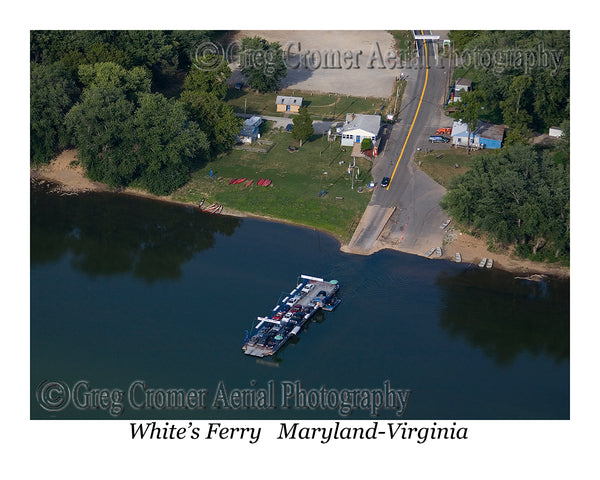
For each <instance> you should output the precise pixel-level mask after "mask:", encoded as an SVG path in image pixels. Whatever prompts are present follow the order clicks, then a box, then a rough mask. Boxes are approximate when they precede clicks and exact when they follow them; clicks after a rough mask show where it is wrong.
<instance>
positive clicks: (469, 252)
mask: <svg viewBox="0 0 600 480" xmlns="http://www.w3.org/2000/svg"><path fill="white" fill-rule="evenodd" d="M75 155H76V151H75V150H65V151H64V152H62V153H61V154H60V155H59V156H58V157H56V158H55V159H54V160H53V161H52V162H50V164H48V165H43V166H41V167H39V168H30V178H31V179H39V180H45V181H49V182H52V183H56V184H58V185H59V186H60V190H61V191H63V192H66V193H71V194H72V193H80V192H113V193H121V194H126V195H134V196H139V197H145V198H149V199H153V200H158V201H163V202H168V203H174V204H178V205H182V206H193V207H197V205H195V204H193V203H190V202H181V201H178V200H174V199H173V198H171V196H170V195H167V196H163V197H161V196H158V195H153V194H150V193H147V192H144V191H141V190H135V189H131V188H125V189H121V190H118V191H114V190H111V189H110V188H108V186H107V185H105V184H103V183H100V182H93V181H91V180H89V179H88V178H86V177H85V176H84V174H83V168H82V167H81V166H80V165H75V164H74V163H73V162H74V161H76V157H75ZM221 214H223V215H229V216H232V217H241V218H258V219H261V220H266V221H270V222H277V223H283V224H287V225H295V226H300V227H304V228H311V229H313V230H318V231H320V232H323V233H326V234H328V235H332V236H333V237H334V238H335V239H336V240H337V241H338V242H339V243H340V250H341V251H343V252H345V253H349V254H354V255H371V254H373V253H376V252H378V251H380V250H384V249H390V250H395V251H398V252H402V253H407V254H410V255H418V256H421V257H424V258H427V257H425V254H424V252H422V253H421V252H414V251H408V250H407V249H402V248H400V246H399V245H395V244H393V243H386V242H382V241H380V240H378V241H377V242H376V243H375V246H374V247H373V249H371V251H369V252H362V251H354V250H353V249H351V248H348V245H347V244H344V243H343V242H342V241H341V239H340V238H338V237H337V235H334V234H332V233H331V232H327V231H324V230H321V229H319V228H316V227H313V226H310V225H303V224H299V223H296V222H292V221H289V220H286V219H282V218H274V217H269V216H266V215H257V214H253V213H251V212H240V211H237V210H233V209H230V208H227V207H223V211H222V213H221ZM451 232H452V229H451V230H450V231H449V233H451ZM446 237H447V238H448V237H450V240H449V241H448V242H444V245H443V255H442V256H441V257H439V258H431V257H430V260H448V261H454V254H455V253H456V252H459V253H460V254H461V256H462V263H471V264H474V265H477V264H478V263H479V260H481V258H483V257H487V258H490V257H491V258H493V259H494V268H495V269H498V270H504V271H507V272H510V273H513V274H527V275H549V276H553V277H558V278H562V279H570V276H571V271H570V270H571V269H570V267H565V266H562V265H553V264H550V263H542V262H534V261H532V260H527V259H522V258H518V257H514V256H512V255H510V254H509V253H506V252H490V251H489V250H488V249H487V245H486V243H485V240H483V239H481V238H475V237H473V236H472V235H469V234H467V233H464V232H456V234H453V235H448V234H447V235H446Z"/></svg>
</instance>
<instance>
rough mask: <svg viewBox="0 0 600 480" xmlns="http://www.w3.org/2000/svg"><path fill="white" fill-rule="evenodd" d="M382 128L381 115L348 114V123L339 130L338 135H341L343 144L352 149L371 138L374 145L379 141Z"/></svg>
mask: <svg viewBox="0 0 600 480" xmlns="http://www.w3.org/2000/svg"><path fill="white" fill-rule="evenodd" d="M380 128H381V116H380V115H363V114H360V113H359V114H354V113H348V114H346V122H345V123H344V125H342V127H340V128H338V130H337V132H336V135H340V136H341V137H342V138H341V144H342V145H344V146H347V147H352V146H353V145H354V144H355V143H360V142H362V140H363V139H364V138H370V139H371V140H372V141H373V143H375V142H376V141H377V138H378V135H379V129H380Z"/></svg>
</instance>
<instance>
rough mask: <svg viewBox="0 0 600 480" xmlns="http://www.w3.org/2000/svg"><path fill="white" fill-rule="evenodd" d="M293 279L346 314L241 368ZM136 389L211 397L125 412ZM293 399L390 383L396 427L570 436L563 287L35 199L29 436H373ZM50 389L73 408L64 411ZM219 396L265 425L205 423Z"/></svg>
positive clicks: (130, 208) (42, 191)
mask: <svg viewBox="0 0 600 480" xmlns="http://www.w3.org/2000/svg"><path fill="white" fill-rule="evenodd" d="M301 273H305V274H309V275H316V276H322V277H324V278H327V279H337V280H339V282H340V284H341V290H340V297H341V298H342V303H341V305H340V306H339V307H338V308H337V310H335V311H334V312H331V313H323V314H318V315H317V316H316V317H314V319H313V320H312V321H311V323H310V324H308V325H307V326H305V328H304V329H303V330H302V332H301V333H300V335H299V336H298V337H297V339H296V341H295V342H293V343H292V342H291V343H288V344H287V345H286V346H285V347H284V348H283V349H282V350H281V351H280V352H279V353H278V354H277V356H276V357H275V358H274V359H273V360H271V361H269V362H266V361H257V359H255V358H253V357H248V356H245V355H244V354H243V352H242V350H241V346H242V342H243V340H244V336H245V330H247V329H249V328H250V327H251V323H252V320H253V319H254V318H255V317H256V316H257V315H264V314H267V313H268V312H269V311H270V309H271V308H272V307H273V305H274V304H275V302H276V301H277V298H278V296H279V295H280V293H282V292H284V291H289V290H291V289H292V288H293V286H294V282H295V280H296V277H297V276H298V275H299V274H301ZM78 381H85V383H80V384H79V385H80V386H81V387H80V388H79V389H76V388H75V386H76V385H77V382H78ZM136 381H140V382H145V385H146V390H148V389H155V390H158V391H161V390H162V391H166V390H168V389H182V390H185V391H188V390H190V389H192V390H200V389H205V390H206V394H205V408H203V409H202V408H198V409H187V410H182V409H176V408H173V407H170V406H169V407H163V408H160V405H158V407H156V408H150V407H149V406H148V404H146V405H145V406H142V402H141V401H140V397H139V395H138V396H137V397H135V398H134V405H133V406H132V404H131V403H130V402H128V397H127V392H128V391H130V390H131V389H132V385H134V384H135V385H141V383H137V384H136V383H135V382H136ZM293 381H300V382H301V385H302V387H303V388H305V389H307V390H309V389H314V390H318V389H320V388H321V387H322V386H324V387H325V388H326V389H327V390H328V391H331V390H335V391H336V392H338V393H339V392H342V391H343V390H352V389H359V390H372V391H383V389H384V382H386V381H389V384H390V385H391V387H392V388H395V389H406V390H410V391H411V395H410V397H409V399H408V402H407V404H406V410H405V415H404V417H403V418H405V419H450V418H452V419H566V418H569V283H568V282H565V281H559V280H555V279H548V280H547V281H546V282H543V283H535V282H526V281H523V280H517V279H515V278H514V276H513V275H511V274H508V273H505V272H501V271H498V270H492V271H487V270H485V271H483V270H480V269H478V268H477V267H473V266H469V265H465V264H460V265H457V264H454V263H451V262H444V261H431V260H426V259H423V258H419V257H414V256H410V255H405V254H401V253H398V252H391V251H383V252H379V253H377V254H375V255H372V256H369V257H361V256H353V255H348V254H344V253H342V252H340V251H339V245H338V243H337V242H336V241H335V240H334V239H332V238H331V237H329V236H327V235H325V234H323V233H319V232H316V231H313V230H311V229H304V228H297V227H292V226H287V225H281V224H275V223H269V222H265V221H260V220H253V219H243V220H242V219H237V218H229V217H223V216H210V215H206V214H202V213H201V212H199V211H198V210H195V209H191V208H185V207H179V206H174V205H169V204H165V203H161V202H156V201H151V200H146V199H141V198H135V197H128V196H124V195H111V194H102V193H93V194H92V193H90V194H81V195H78V196H64V195H63V196H61V195H60V194H57V193H52V192H49V191H47V188H44V187H39V186H36V187H32V191H31V379H30V383H31V417H32V418H36V419H44V418H57V419H74V418H93V419H96V418H97V419H111V418H121V419H132V418H156V419H169V418H191V419H221V418H222V419H228V418H232V419H233V418H247V419H263V418H264V419H282V418H289V419H312V418H330V419H343V418H350V419H369V418H372V417H370V415H369V411H368V410H366V409H360V408H356V409H355V410H354V411H353V412H352V414H351V415H350V416H349V417H343V416H340V414H339V410H338V409H336V408H333V407H326V408H325V407H324V408H312V409H311V408H300V407H299V406H297V405H296V406H294V405H293V403H290V404H289V405H290V408H287V409H285V408H282V407H281V403H282V401H281V390H282V388H283V386H284V385H287V383H286V382H293ZM53 382H58V383H59V384H60V385H62V386H63V388H67V389H68V391H69V392H71V394H70V397H69V400H70V402H69V403H68V404H66V406H64V408H62V407H61V406H62V405H63V404H61V396H60V391H59V390H56V389H53V388H50V387H52V385H53ZM219 382H222V385H223V386H225V388H226V389H227V391H228V393H231V390H232V389H247V390H251V391H254V392H256V391H257V389H264V390H267V389H268V385H269V384H271V385H273V389H274V392H275V394H274V397H275V404H276V405H275V408H259V406H262V407H264V406H265V405H264V404H262V405H259V404H258V403H257V401H256V400H249V401H248V402H249V405H250V406H251V408H241V407H239V408H238V407H232V408H223V405H220V407H221V408H216V407H217V405H214V404H213V400H214V397H215V394H216V393H217V387H218V385H219ZM269 382H270V383H269ZM75 390H77V392H78V399H77V400H76V401H75V400H73V396H74V395H75V394H74V393H73V392H74V391H75ZM102 390H105V392H104V393H102V392H101V391H102ZM57 391H58V392H59V393H57ZM94 391H95V393H94ZM119 392H123V395H124V397H123V398H122V399H120V398H119ZM140 392H141V389H138V390H137V393H138V394H139V393H140ZM44 395H49V396H50V397H49V398H50V403H51V404H52V406H50V407H49V406H48V405H49V404H48V403H46V404H45V405H46V409H44V408H42V407H41V406H40V402H41V401H46V400H40V398H42V399H44V398H45V397H43V396H44ZM94 395H96V397H94ZM103 395H104V396H105V397H103ZM113 395H114V397H113ZM136 395H137V394H136ZM157 395H159V394H157ZM340 395H341V393H340ZM64 397H65V395H63V397H62V398H64ZM94 398H95V403H94ZM157 398H158V400H157V402H158V403H160V396H158V397H157ZM110 399H113V400H114V401H113V402H112V403H111V401H110ZM52 402H54V403H52ZM57 404H58V405H59V407H56V405H57ZM119 404H121V405H122V406H123V408H122V411H120V412H119V414H118V415H114V416H113V415H111V414H110V413H109V411H108V410H109V409H110V407H111V406H112V407H114V406H115V405H116V406H117V407H118V405H119ZM188 406H190V404H189V403H188ZM117 410H118V409H117ZM117 410H115V412H116V411H117ZM378 418H398V417H396V410H394V409H393V408H392V409H382V410H381V411H380V412H379V417H378Z"/></svg>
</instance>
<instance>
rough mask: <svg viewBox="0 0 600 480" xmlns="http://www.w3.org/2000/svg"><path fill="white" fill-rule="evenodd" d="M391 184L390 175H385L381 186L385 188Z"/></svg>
mask: <svg viewBox="0 0 600 480" xmlns="http://www.w3.org/2000/svg"><path fill="white" fill-rule="evenodd" d="M389 184H390V177H383V180H381V186H382V187H383V188H387V186H388V185H389Z"/></svg>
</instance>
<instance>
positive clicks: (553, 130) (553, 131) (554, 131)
mask: <svg viewBox="0 0 600 480" xmlns="http://www.w3.org/2000/svg"><path fill="white" fill-rule="evenodd" d="M562 135H563V131H562V129H560V128H558V127H550V130H549V131H548V136H550V137H554V138H560V137H562Z"/></svg>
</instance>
